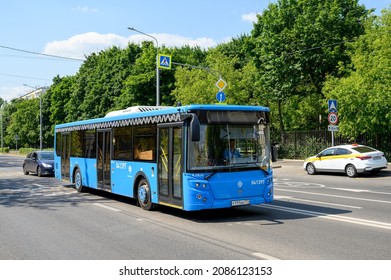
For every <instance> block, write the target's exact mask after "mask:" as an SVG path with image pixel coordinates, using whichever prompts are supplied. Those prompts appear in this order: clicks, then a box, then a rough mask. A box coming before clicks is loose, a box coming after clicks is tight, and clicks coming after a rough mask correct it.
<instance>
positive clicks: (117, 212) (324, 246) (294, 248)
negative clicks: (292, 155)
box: [0, 155, 391, 260]
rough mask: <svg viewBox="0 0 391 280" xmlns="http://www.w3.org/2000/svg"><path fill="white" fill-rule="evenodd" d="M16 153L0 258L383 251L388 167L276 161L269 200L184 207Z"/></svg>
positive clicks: (0, 228)
mask: <svg viewBox="0 0 391 280" xmlns="http://www.w3.org/2000/svg"><path fill="white" fill-rule="evenodd" d="M22 160H23V158H21V157H15V156H7V155H0V259H3V260H12V259H18V260H32V259H36V260H51V259H54V260H68V259H73V260H98V259H102V260H110V259H113V260H123V259H135V260H136V259H137V260H146V259H149V260H155V259H165V260H176V259H180V260H190V259H193V260H210V259H212V260H241V259H290V260H295V259H297V260H312V259H313V260H327V259H332V260H355V259H362V260H380V259H387V260H389V259H391V242H390V240H391V215H390V210H391V180H390V178H391V171H390V167H389V168H388V169H387V170H385V171H382V172H381V173H380V174H379V175H375V176H373V175H370V176H369V175H364V176H360V177H358V178H354V179H352V178H348V177H346V176H344V175H332V174H322V175H314V176H310V175H307V174H306V172H305V171H304V170H303V169H302V167H301V164H302V162H300V161H280V162H277V163H275V166H276V168H275V169H274V174H275V180H274V182H275V201H274V203H273V204H270V205H259V206H248V207H240V208H234V209H223V210H209V211H199V212H184V211H180V210H176V209H171V208H166V207H159V208H158V209H156V210H154V211H144V210H142V209H141V208H139V207H138V206H136V203H135V201H134V200H132V199H127V198H123V197H119V196H116V195H112V194H109V193H102V192H98V191H93V190H91V191H87V192H84V193H77V192H76V191H75V190H74V189H73V187H72V186H67V185H63V184H62V183H61V182H58V181H57V180H56V179H54V178H52V177H41V178H40V177H37V176H36V175H28V176H26V175H23V172H22V167H21V166H22ZM277 167H279V168H277Z"/></svg>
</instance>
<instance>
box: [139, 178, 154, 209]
mask: <svg viewBox="0 0 391 280" xmlns="http://www.w3.org/2000/svg"><path fill="white" fill-rule="evenodd" d="M137 200H138V204H139V205H140V207H141V208H143V209H144V210H151V209H152V206H153V203H152V201H151V188H150V186H149V184H148V181H147V180H146V179H141V180H140V182H139V183H138V187H137Z"/></svg>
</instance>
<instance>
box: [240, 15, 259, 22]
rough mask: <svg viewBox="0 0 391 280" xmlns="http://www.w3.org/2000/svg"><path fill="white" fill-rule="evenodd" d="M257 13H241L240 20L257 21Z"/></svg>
mask: <svg viewBox="0 0 391 280" xmlns="http://www.w3.org/2000/svg"><path fill="white" fill-rule="evenodd" d="M257 14H258V13H248V14H243V15H242V20H243V21H249V22H257V21H258V18H257Z"/></svg>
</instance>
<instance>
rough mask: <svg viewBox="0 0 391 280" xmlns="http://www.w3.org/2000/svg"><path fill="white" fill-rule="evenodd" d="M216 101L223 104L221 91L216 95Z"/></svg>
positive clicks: (223, 98) (224, 97)
mask: <svg viewBox="0 0 391 280" xmlns="http://www.w3.org/2000/svg"><path fill="white" fill-rule="evenodd" d="M216 99H217V101H219V102H220V103H221V102H224V101H225V99H226V96H225V93H224V92H222V91H219V92H218V93H217V94H216Z"/></svg>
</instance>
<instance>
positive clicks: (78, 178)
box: [73, 169, 83, 192]
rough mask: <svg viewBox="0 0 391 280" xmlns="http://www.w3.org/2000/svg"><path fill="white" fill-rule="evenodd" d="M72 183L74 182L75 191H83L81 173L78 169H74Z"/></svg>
mask: <svg viewBox="0 0 391 280" xmlns="http://www.w3.org/2000/svg"><path fill="white" fill-rule="evenodd" d="M73 181H74V182H75V189H76V190H77V191H78V192H82V191H83V180H82V176H81V172H80V170H79V169H76V171H75V176H74V180H73Z"/></svg>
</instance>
